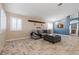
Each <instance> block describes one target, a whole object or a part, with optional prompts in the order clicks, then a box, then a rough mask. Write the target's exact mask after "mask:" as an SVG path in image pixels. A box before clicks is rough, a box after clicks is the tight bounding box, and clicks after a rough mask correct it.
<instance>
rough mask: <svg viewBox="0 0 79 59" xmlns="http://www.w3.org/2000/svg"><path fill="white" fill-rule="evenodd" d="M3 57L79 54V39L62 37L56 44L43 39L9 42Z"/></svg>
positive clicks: (3, 51)
mask: <svg viewBox="0 0 79 59" xmlns="http://www.w3.org/2000/svg"><path fill="white" fill-rule="evenodd" d="M1 54H2V55H49V54H51V55H53V54H55V55H56V54H57V55H60V54H65V55H67V54H68V55H71V54H79V37H74V36H62V41H61V42H59V43H56V44H52V43H49V42H47V41H44V40H43V39H39V40H33V39H29V38H28V39H22V40H14V41H7V42H6V44H5V47H4V49H3V50H2V52H1Z"/></svg>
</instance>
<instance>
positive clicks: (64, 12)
mask: <svg viewBox="0 0 79 59" xmlns="http://www.w3.org/2000/svg"><path fill="white" fill-rule="evenodd" d="M57 5H58V3H5V4H4V7H5V9H6V11H8V12H12V13H16V14H20V15H25V16H39V17H42V18H43V19H44V20H48V21H56V20H60V19H62V18H65V17H66V16H68V15H73V14H77V12H78V11H79V3H63V4H62V5H61V6H57Z"/></svg>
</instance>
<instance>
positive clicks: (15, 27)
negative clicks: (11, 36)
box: [10, 17, 22, 31]
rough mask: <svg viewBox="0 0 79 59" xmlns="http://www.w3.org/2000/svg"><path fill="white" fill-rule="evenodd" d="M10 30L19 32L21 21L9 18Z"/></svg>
mask: <svg viewBox="0 0 79 59" xmlns="http://www.w3.org/2000/svg"><path fill="white" fill-rule="evenodd" d="M10 30H11V31H21V30H22V20H21V19H19V18H15V17H11V19H10Z"/></svg>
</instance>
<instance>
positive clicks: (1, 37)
mask: <svg viewBox="0 0 79 59" xmlns="http://www.w3.org/2000/svg"><path fill="white" fill-rule="evenodd" d="M1 9H3V6H2V4H1V3H0V12H1ZM3 10H4V9H3ZM0 17H1V15H0ZM0 20H1V18H0ZM5 31H6V30H4V31H3V30H2V31H1V30H0V49H2V47H3V46H4V44H5V35H6V32H5Z"/></svg>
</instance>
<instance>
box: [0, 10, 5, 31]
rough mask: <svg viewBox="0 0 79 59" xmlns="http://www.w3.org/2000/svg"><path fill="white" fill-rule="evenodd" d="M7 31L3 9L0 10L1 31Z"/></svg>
mask: <svg viewBox="0 0 79 59" xmlns="http://www.w3.org/2000/svg"><path fill="white" fill-rule="evenodd" d="M4 30H6V14H5V12H4V10H3V9H1V10H0V31H4Z"/></svg>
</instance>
